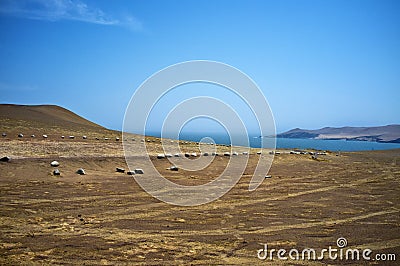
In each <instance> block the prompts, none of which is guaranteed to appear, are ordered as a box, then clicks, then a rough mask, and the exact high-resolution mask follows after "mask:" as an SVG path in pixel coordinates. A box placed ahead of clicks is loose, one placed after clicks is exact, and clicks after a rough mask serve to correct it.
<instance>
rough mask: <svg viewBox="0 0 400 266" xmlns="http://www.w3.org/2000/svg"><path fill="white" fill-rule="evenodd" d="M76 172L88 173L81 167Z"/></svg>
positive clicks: (80, 173) (79, 173)
mask: <svg viewBox="0 0 400 266" xmlns="http://www.w3.org/2000/svg"><path fill="white" fill-rule="evenodd" d="M76 173H77V174H78V175H86V173H85V170H84V169H83V168H79V169H78V170H77V171H76Z"/></svg>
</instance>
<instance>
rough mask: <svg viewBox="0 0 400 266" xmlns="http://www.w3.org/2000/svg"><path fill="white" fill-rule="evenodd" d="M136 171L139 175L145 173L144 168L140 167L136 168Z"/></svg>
mask: <svg viewBox="0 0 400 266" xmlns="http://www.w3.org/2000/svg"><path fill="white" fill-rule="evenodd" d="M134 172H135V174H137V175H142V174H144V172H143V169H140V168H138V169H135V171H134Z"/></svg>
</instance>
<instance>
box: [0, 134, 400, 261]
mask: <svg viewBox="0 0 400 266" xmlns="http://www.w3.org/2000/svg"><path fill="white" fill-rule="evenodd" d="M152 140H154V142H153V141H152ZM137 141H139V139H138V140H137ZM0 147H1V148H0V150H1V154H0V155H2V156H4V155H8V156H11V157H12V160H11V161H10V162H1V163H0V200H1V205H0V206H1V207H0V264H2V265H18V264H25V265H35V264H36V265H43V264H67V265H71V264H75V265H99V264H101V265H115V264H122V265H124V264H126V265H131V264H139V265H250V264H255V265H266V264H270V265H277V264H278V265H279V264H285V263H289V264H292V265H304V264H305V265H325V264H349V265H351V264H354V265H357V264H360V263H361V264H365V263H370V264H382V262H379V261H369V262H366V261H346V260H330V259H329V258H327V257H326V256H325V258H324V259H323V260H315V261H312V260H311V261H310V260H299V261H296V260H289V261H281V260H279V259H277V257H276V256H275V257H274V260H273V261H271V260H269V259H266V260H260V259H259V258H257V251H258V250H259V249H262V248H263V244H268V247H269V248H275V249H280V248H283V249H286V250H288V251H289V250H290V249H292V248H296V249H298V250H302V249H304V248H315V249H316V250H317V251H318V250H321V249H322V248H328V247H329V246H332V247H336V240H337V239H338V238H339V237H345V238H346V239H347V241H348V246H347V247H348V248H358V249H365V248H370V249H372V250H373V254H376V253H385V254H395V255H396V256H397V263H398V260H399V254H400V219H399V217H400V216H399V213H400V197H399V195H400V186H399V182H400V151H399V150H390V151H374V152H353V153H342V154H341V155H340V156H336V154H335V153H328V154H327V155H325V156H319V159H318V160H313V159H311V156H310V155H297V154H289V153H288V151H282V153H281V154H280V155H276V156H275V160H274V162H273V165H272V168H271V170H270V173H269V174H270V175H272V178H268V179H265V181H264V182H263V184H262V185H261V186H260V187H259V188H258V189H257V190H255V191H253V192H249V191H248V183H249V181H250V178H251V174H252V171H253V170H254V167H255V165H256V163H257V161H258V160H257V159H258V156H259V155H257V154H256V150H252V152H251V154H250V155H249V163H248V165H247V168H246V171H245V173H244V175H243V177H242V178H241V180H240V181H239V183H238V184H237V185H236V186H235V187H234V188H233V189H232V190H231V191H230V192H229V193H227V194H226V195H224V196H223V197H222V198H220V199H218V200H216V201H214V202H212V203H209V204H205V205H201V206H196V207H178V206H172V205H169V204H166V203H163V202H160V201H159V200H157V199H155V198H153V197H152V196H150V195H149V194H147V193H146V192H144V191H143V190H142V189H141V188H140V187H139V186H138V184H137V183H136V181H135V180H134V178H133V177H132V176H130V175H127V174H126V173H125V174H124V173H118V172H116V171H115V168H116V167H123V168H125V169H127V166H126V164H125V160H124V157H123V150H122V145H121V141H115V140H114V139H111V138H110V140H108V141H105V140H99V141H95V140H93V139H88V140H83V139H76V140H56V139H49V140H42V139H34V140H32V139H29V138H25V139H17V138H3V139H2V140H1V142H0ZM149 147H150V148H151V149H152V150H151V151H152V154H153V153H154V154H155V153H156V152H158V151H159V149H160V144H159V140H156V139H152V138H151V140H150V143H149ZM182 148H183V150H184V151H196V148H197V145H196V144H194V143H189V144H183V145H182ZM220 149H227V148H226V147H223V148H220ZM242 156H244V155H239V156H237V157H236V158H234V157H231V158H229V157H225V156H218V157H215V160H214V161H213V163H212V164H211V165H210V166H209V167H208V168H206V169H205V170H203V171H201V172H188V171H183V170H179V171H177V172H171V171H168V170H166V168H167V167H168V166H169V165H170V163H169V162H168V160H167V159H156V158H153V162H154V165H155V166H156V167H157V169H159V171H160V172H161V173H162V174H164V175H165V176H167V177H168V178H170V179H171V180H174V181H176V182H178V183H182V184H187V185H191V184H192V185H195V184H199V183H206V182H208V181H210V180H211V179H213V178H214V177H215V175H216V174H218V173H219V172H221V171H222V170H223V169H224V168H225V166H226V164H227V162H228V160H229V159H231V160H232V162H233V163H234V160H238V162H239V161H240V160H242V159H241V157H242ZM53 160H57V161H58V162H59V163H60V166H59V167H58V168H59V169H60V171H61V176H53V175H52V171H53V169H54V168H53V167H51V166H50V162H51V161H53ZM135 160H137V165H138V166H140V165H141V161H142V160H144V157H143V156H142V155H140V154H138V155H137V157H135ZM80 167H82V168H84V169H85V171H86V175H78V174H76V173H75V171H76V170H77V169H78V168H80ZM145 170H146V169H145ZM145 175H146V171H145V174H144V175H143V176H145ZM386 264H388V265H396V262H393V261H392V262H386Z"/></svg>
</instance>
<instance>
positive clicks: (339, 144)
mask: <svg viewBox="0 0 400 266" xmlns="http://www.w3.org/2000/svg"><path fill="white" fill-rule="evenodd" d="M149 135H151V136H155V137H160V134H155V133H153V134H149ZM164 137H167V138H171V136H164ZM205 137H210V138H212V139H213V140H214V142H215V143H217V144H225V145H229V144H231V142H230V138H229V136H228V135H227V134H221V133H213V134H203V133H183V132H181V134H180V135H179V139H181V140H187V141H195V142H199V141H201V140H202V139H203V138H205ZM261 141H264V143H267V145H265V144H264V147H268V143H271V142H272V139H271V138H260V137H258V136H249V139H248V143H249V145H250V147H252V148H260V147H261ZM245 142H247V140H246V141H244V142H243V143H236V144H237V145H243V146H245ZM276 148H277V149H315V150H327V151H370V150H389V149H400V143H379V142H370V141H346V140H321V139H289V138H276Z"/></svg>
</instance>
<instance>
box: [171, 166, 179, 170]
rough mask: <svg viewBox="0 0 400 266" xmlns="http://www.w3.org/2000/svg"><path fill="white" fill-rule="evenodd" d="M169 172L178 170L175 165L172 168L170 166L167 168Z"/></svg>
mask: <svg viewBox="0 0 400 266" xmlns="http://www.w3.org/2000/svg"><path fill="white" fill-rule="evenodd" d="M169 170H171V171H178V170H179V168H178V167H176V166H175V165H173V166H171V167H170V168H169Z"/></svg>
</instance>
